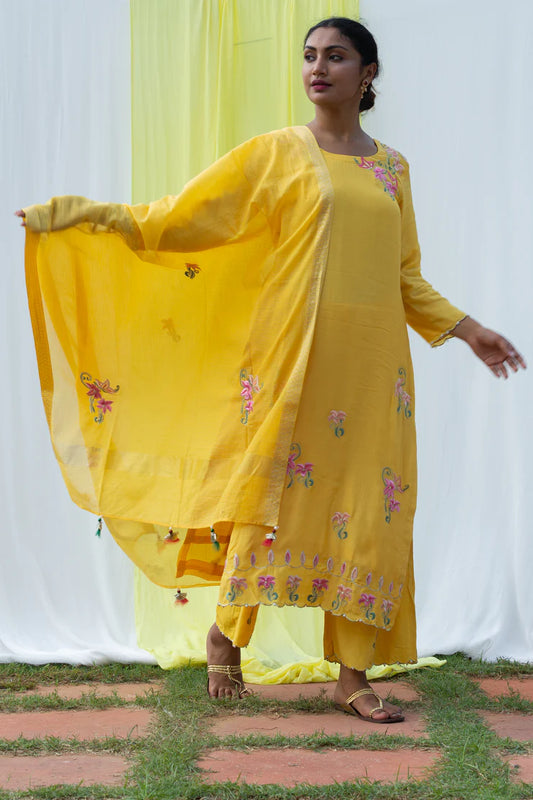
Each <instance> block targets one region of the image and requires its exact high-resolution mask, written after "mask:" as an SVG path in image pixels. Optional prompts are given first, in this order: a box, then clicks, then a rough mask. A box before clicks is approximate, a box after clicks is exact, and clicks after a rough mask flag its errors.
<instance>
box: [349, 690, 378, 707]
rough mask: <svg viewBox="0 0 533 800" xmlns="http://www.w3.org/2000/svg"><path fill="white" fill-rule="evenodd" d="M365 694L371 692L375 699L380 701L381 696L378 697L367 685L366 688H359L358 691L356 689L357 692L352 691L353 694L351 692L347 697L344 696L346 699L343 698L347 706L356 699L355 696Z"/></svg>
mask: <svg viewBox="0 0 533 800" xmlns="http://www.w3.org/2000/svg"><path fill="white" fill-rule="evenodd" d="M365 694H373V695H374V697H375V698H376V699H377V700H379V702H380V703H381V698H380V697H379V696H378V695H377V694H376V693H375V691H374V690H373V689H371V688H370V687H369V686H367V688H366V689H359V691H357V692H354V693H353V694H351V695H350V696H349V697H347V698H346V700H345V701H344V702H345V703H346V705H348V706H349V705H350V703H352V702H353V701H354V700H357V698H358V697H363V695H365ZM382 705H383V704H382Z"/></svg>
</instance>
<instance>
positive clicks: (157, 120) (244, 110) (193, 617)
mask: <svg viewBox="0 0 533 800" xmlns="http://www.w3.org/2000/svg"><path fill="white" fill-rule="evenodd" d="M131 11H132V84H133V95H132V109H133V112H132V113H133V123H132V130H133V200H134V202H145V201H147V200H150V199H153V198H156V197H160V196H163V195H166V194H169V193H170V194H174V193H177V192H178V191H179V190H180V189H181V187H182V186H183V185H184V183H185V182H186V181H187V180H189V179H190V178H191V177H192V176H193V175H195V174H197V173H198V172H200V170H202V169H204V168H205V167H207V166H208V165H209V164H210V163H212V162H213V161H214V160H215V159H216V158H218V157H219V156H221V155H222V154H223V153H225V152H227V151H228V150H230V149H231V148H232V147H234V146H236V145H237V144H239V143H240V142H242V141H244V140H246V139H248V138H249V137H251V136H254V135H256V134H259V133H262V132H264V131H267V130H272V129H275V128H279V127H283V126H285V125H288V124H299V123H304V122H306V121H307V120H308V119H310V118H311V117H312V116H313V109H312V106H311V104H310V103H309V101H308V99H307V98H306V96H305V94H304V92H303V90H302V88H301V79H300V70H301V48H302V39H303V36H304V34H305V32H306V31H307V29H308V28H309V27H310V26H311V25H312V24H314V23H315V22H317V21H318V20H319V19H322V18H324V17H328V16H334V15H335V16H347V17H352V18H356V17H357V16H358V11H359V3H358V0H306V2H305V3H302V2H300V0H254V2H249V0H194V2H192V1H190V2H180V3H176V2H175V0H156V2H154V0H131ZM135 584H136V592H135V606H136V621H137V631H138V641H139V645H140V646H141V647H143V648H145V649H146V650H148V651H149V652H151V653H152V654H153V655H154V656H155V657H156V659H157V660H158V662H159V663H160V664H161V666H163V667H165V668H170V667H173V666H176V665H178V664H183V663H187V662H188V661H189V660H190V659H192V660H194V661H204V660H205V635H206V632H207V630H208V628H209V626H210V625H211V623H212V621H213V619H214V606H215V603H216V600H217V592H218V590H217V589H216V588H214V587H213V588H202V589H192V590H189V596H190V599H191V601H192V603H191V605H189V606H188V607H187V608H186V609H185V610H184V611H177V610H176V608H175V606H174V605H173V598H172V594H171V593H170V592H168V591H167V590H164V589H161V588H160V587H158V586H156V585H154V584H153V583H151V582H150V581H148V580H147V578H146V577H145V576H144V575H143V574H142V573H141V572H140V571H139V570H136V578H135ZM189 609H194V613H191V611H189ZM302 632H303V635H302ZM321 651H322V613H321V612H320V611H318V610H315V609H311V608H307V609H299V610H298V612H292V611H291V609H277V608H266V607H264V608H262V609H261V613H260V614H259V619H258V623H257V627H256V634H255V637H254V641H253V643H252V645H251V646H250V647H249V648H248V650H247V651H246V653H245V654H244V655H245V656H246V659H245V662H244V663H245V676H246V679H247V680H253V681H254V682H265V683H268V682H304V681H317V680H332V679H335V678H336V676H337V670H338V667H337V666H336V665H333V664H329V663H328V662H325V661H322V659H321V657H319V656H318V654H319V653H321ZM391 671H394V670H393V669H391ZM383 672H384V671H383V670H382V674H383ZM382 674H380V675H379V676H378V675H376V676H375V677H381V676H382Z"/></svg>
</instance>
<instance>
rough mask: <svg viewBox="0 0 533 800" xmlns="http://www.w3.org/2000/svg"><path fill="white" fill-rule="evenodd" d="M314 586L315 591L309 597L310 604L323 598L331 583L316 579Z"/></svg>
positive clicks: (324, 579) (323, 579)
mask: <svg viewBox="0 0 533 800" xmlns="http://www.w3.org/2000/svg"><path fill="white" fill-rule="evenodd" d="M312 586H313V591H312V593H311V594H310V595H308V596H307V602H308V603H315V602H316V601H317V600H318V598H319V597H322V595H323V594H324V592H325V591H326V589H327V588H328V586H329V581H328V580H327V579H326V578H314V580H313V583H312Z"/></svg>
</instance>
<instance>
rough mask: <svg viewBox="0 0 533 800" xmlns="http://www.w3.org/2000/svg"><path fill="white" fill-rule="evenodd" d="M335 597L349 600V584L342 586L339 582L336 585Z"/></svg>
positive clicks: (350, 594) (350, 597)
mask: <svg viewBox="0 0 533 800" xmlns="http://www.w3.org/2000/svg"><path fill="white" fill-rule="evenodd" d="M337 597H339V598H340V599H341V600H351V599H352V590H351V589H350V587H349V586H343V585H342V584H339V586H338V587H337Z"/></svg>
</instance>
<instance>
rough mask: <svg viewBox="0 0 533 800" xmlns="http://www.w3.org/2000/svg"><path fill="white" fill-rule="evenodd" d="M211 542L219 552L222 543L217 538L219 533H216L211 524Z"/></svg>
mask: <svg viewBox="0 0 533 800" xmlns="http://www.w3.org/2000/svg"><path fill="white" fill-rule="evenodd" d="M211 544H212V545H213V547H214V548H215V550H216V551H217V552H218V551H219V550H220V544H219V541H218V539H217V535H216V533H215V529H214V528H213V526H211Z"/></svg>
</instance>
